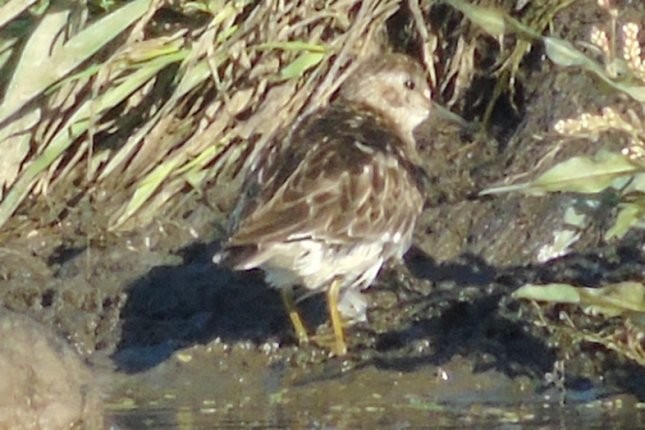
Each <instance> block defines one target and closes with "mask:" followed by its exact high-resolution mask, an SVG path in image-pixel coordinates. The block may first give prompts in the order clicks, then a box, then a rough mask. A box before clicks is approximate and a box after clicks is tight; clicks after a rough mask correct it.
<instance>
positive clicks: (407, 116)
mask: <svg viewBox="0 0 645 430" xmlns="http://www.w3.org/2000/svg"><path fill="white" fill-rule="evenodd" d="M430 96H431V91H430V86H429V85H428V81H427V80H426V75H425V73H424V71H423V68H422V67H421V66H420V65H419V63H417V62H416V61H415V60H413V59H412V58H410V57H408V56H407V55H403V54H385V55H380V56H375V57H371V58H369V59H367V61H365V62H363V63H362V64H361V65H359V66H358V67H357V68H356V70H355V71H354V72H353V73H352V74H351V75H350V76H349V78H347V80H346V81H345V82H344V83H343V85H342V86H341V89H340V97H341V98H342V99H344V100H346V101H348V102H350V103H360V104H363V105H365V106H367V107H368V108H370V109H372V110H374V111H376V112H378V113H380V114H381V115H382V116H384V117H385V118H386V119H387V120H388V121H390V122H391V123H392V124H394V126H395V127H396V128H397V131H398V132H399V134H400V135H401V136H402V137H403V138H404V139H405V140H407V141H410V140H412V131H413V130H414V129H415V128H416V127H417V126H418V125H419V124H421V122H423V121H424V120H425V119H426V118H427V117H428V115H429V114H430V106H431V101H430Z"/></svg>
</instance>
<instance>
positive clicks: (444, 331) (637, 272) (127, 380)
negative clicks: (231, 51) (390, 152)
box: [0, 62, 645, 429]
mask: <svg viewBox="0 0 645 430" xmlns="http://www.w3.org/2000/svg"><path fill="white" fill-rule="evenodd" d="M596 87H597V86H596V85H594V84H593V80H592V78H591V77H588V76H586V75H585V74H581V73H575V72H568V71H562V70H558V69H557V68H555V67H553V66H551V65H549V64H548V63H545V62H542V63H540V65H539V67H536V68H535V69H534V70H532V71H531V74H530V75H529V76H528V77H526V83H525V85H524V87H523V92H524V93H523V98H524V100H526V105H525V106H524V110H523V112H521V113H520V114H519V115H518V117H517V121H516V122H514V123H513V124H512V129H510V130H509V129H508V127H507V129H506V130H505V131H506V134H504V133H501V134H500V135H499V136H497V137H496V138H495V137H482V136H477V135H469V134H468V133H466V132H464V131H463V130H460V129H459V128H457V127H456V126H454V124H449V123H447V122H442V121H441V120H436V119H433V120H431V121H430V122H429V123H428V124H426V125H424V126H423V127H422V128H421V130H419V133H418V138H419V141H420V147H421V149H422V153H423V157H424V160H425V164H426V166H425V167H426V170H427V171H428V175H429V178H430V188H429V190H428V204H427V208H426V210H425V211H424V214H423V216H422V219H421V220H420V222H419V223H418V225H417V229H416V233H415V244H414V246H413V248H412V249H411V250H410V252H409V253H408V254H407V255H406V258H405V261H404V262H402V263H401V264H398V265H394V266H392V267H387V268H384V269H383V270H382V272H381V274H380V276H379V278H378V280H377V281H376V282H375V284H374V285H373V286H372V287H371V288H370V289H368V290H367V291H366V295H367V298H368V301H369V303H370V305H369V306H370V307H369V311H368V321H367V322H364V323H359V324H357V325H354V326H352V327H350V328H348V330H347V334H348V343H349V350H350V352H349V354H348V356H347V357H343V358H337V357H331V356H330V355H329V353H328V351H327V350H326V349H324V348H320V347H317V346H315V345H313V344H312V345H297V343H296V340H295V339H294V337H293V334H292V332H291V327H290V323H289V320H288V318H287V316H286V315H285V312H284V309H283V307H282V302H281V300H280V297H279V294H278V293H277V292H276V291H273V290H271V289H269V288H267V287H266V285H265V284H264V282H263V278H262V274H261V273H257V272H250V273H234V272H231V271H229V270H227V269H224V268H220V267H217V266H215V265H214V264H213V263H212V262H211V257H212V255H213V253H214V252H215V251H216V250H217V248H218V241H219V240H220V238H221V236H222V233H221V232H222V225H223V224H224V221H225V213H223V212H221V211H219V210H217V209H214V208H216V207H218V205H219V203H221V202H222V201H227V202H230V199H231V196H232V195H234V194H235V189H234V188H230V187H229V188H226V186H224V185H220V186H214V187H212V188H211V189H209V190H207V191H206V195H205V196H204V197H202V198H195V199H193V200H191V201H190V202H188V203H187V204H186V208H185V210H184V211H183V213H181V214H180V216H179V217H176V218H173V219H159V220H157V221H156V222H155V223H153V224H152V225H150V226H148V227H146V228H144V229H141V230H139V231H135V232H131V233H128V234H114V233H110V232H107V231H105V230H104V229H103V228H102V227H101V225H100V224H99V223H97V222H96V219H97V218H96V217H95V216H94V212H93V211H98V209H97V208H92V206H91V205H85V206H82V205H79V207H83V208H84V209H81V210H79V212H78V213H71V214H70V215H69V216H68V217H67V218H66V219H65V220H63V221H61V222H52V223H50V224H49V225H48V226H44V227H41V228H39V229H36V230H29V231H25V230H24V228H22V225H24V224H27V222H26V221H25V220H26V218H21V217H16V219H15V220H14V221H13V228H9V229H7V230H6V231H5V232H3V233H2V235H3V236H2V237H1V238H0V239H1V243H2V246H1V247H0V304H1V305H2V309H3V310H2V313H0V330H1V331H2V333H1V336H2V345H1V346H0V369H3V368H4V369H5V370H3V371H2V373H3V374H11V373H12V371H11V369H15V368H17V367H18V366H17V364H16V363H18V362H29V363H30V366H33V368H34V369H36V368H38V367H43V368H44V369H45V370H43V372H44V373H43V374H44V375H48V376H43V378H41V379H40V380H32V381H31V382H30V384H33V385H30V387H32V386H33V387H35V388H34V390H35V391H34V392H33V393H32V394H31V395H32V396H36V395H37V394H35V393H37V392H38V390H39V388H38V387H40V386H42V387H43V390H44V391H43V392H45V391H46V390H45V388H46V387H48V386H49V387H51V384H54V385H55V386H56V387H57V389H58V390H62V391H57V392H56V393H55V394H52V395H51V396H50V395H49V394H47V395H45V394H43V395H42V396H41V395H40V394H38V396H40V397H39V398H42V399H43V402H44V403H43V405H45V403H46V402H48V401H51V402H55V401H59V400H60V399H61V398H65V399H66V400H67V401H68V402H69V404H68V405H66V406H64V407H62V409H57V410H60V411H65V413H68V412H69V415H65V419H66V420H67V422H80V424H78V425H79V426H81V428H82V426H83V425H85V426H88V427H89V428H92V426H93V425H97V424H96V421H92V420H91V419H88V418H87V417H86V416H85V415H83V414H84V412H83V411H84V410H85V409H84V408H85V407H86V406H85V403H83V402H84V401H85V400H84V398H82V397H77V394H78V393H88V392H91V393H94V392H100V393H101V395H100V398H101V402H97V403H96V406H93V410H94V411H96V410H99V411H101V412H100V415H102V420H103V421H104V422H103V423H102V424H100V425H103V426H106V428H107V426H112V428H119V429H130V428H132V429H135V428H211V427H218V426H229V425H230V426H239V425H258V426H269V427H281V426H284V427H294V426H295V427H308V428H322V427H335V428H357V427H365V428H374V427H376V426H385V427H391V428H404V427H416V426H428V425H431V426H433V427H439V426H459V427H465V428H466V427H471V428H486V427H496V428H498V427H499V426H500V425H501V426H505V425H510V426H513V425H521V426H522V428H531V427H535V428H537V427H540V426H542V427H544V426H548V427H551V426H558V427H560V428H584V427H586V426H587V425H590V424H594V425H598V426H602V425H603V424H604V423H611V424H612V427H613V428H623V427H624V428H634V427H638V426H645V416H644V413H643V410H644V409H643V403H642V402H643V401H645V372H644V371H643V369H642V368H641V367H639V366H638V365H636V364H634V363H632V362H630V361H629V360H627V359H625V358H624V357H620V356H619V355H617V354H615V353H613V352H611V351H608V350H605V349H603V348H601V347H600V346H597V345H590V344H586V343H575V342H573V343H570V344H567V343H565V341H564V340H562V339H559V338H556V337H552V335H551V333H550V332H548V331H547V330H545V329H544V327H540V326H539V325H538V324H535V323H534V321H536V320H537V319H538V318H537V317H536V313H535V309H534V306H533V305H531V304H530V303H524V302H518V301H516V300H514V299H512V298H511V296H510V294H511V293H512V292H513V291H514V290H515V289H517V288H518V287H519V286H521V285H523V284H524V283H527V282H533V283H546V282H567V283H573V284H576V285H588V286H598V285H601V284H602V283H603V282H610V281H612V282H615V281H619V280H629V279H641V280H642V276H643V273H645V251H644V249H643V246H642V244H643V243H644V239H645V237H644V235H643V233H642V232H638V231H634V232H630V234H628V235H627V236H626V238H625V239H624V240H622V241H620V242H618V243H612V244H606V243H604V242H603V241H602V239H601V236H602V233H603V232H604V231H605V230H606V228H607V226H608V225H609V223H610V222H611V219H612V218H611V217H612V216H613V215H615V214H614V213H613V210H612V207H611V206H609V205H608V206H603V205H600V206H599V207H596V208H594V209H593V211H591V212H590V214H589V215H590V217H589V218H590V223H589V224H588V225H587V227H586V228H585V230H584V232H583V235H582V237H581V238H580V240H578V241H577V242H576V243H575V244H574V245H573V246H572V249H571V250H570V251H569V252H568V253H567V255H564V256H561V257H558V258H555V259H551V260H549V261H546V262H544V261H543V260H544V259H543V253H544V252H545V249H546V248H547V247H548V246H549V245H550V244H552V242H553V241H554V232H555V231H557V230H558V229H559V228H564V226H563V224H564V221H563V215H564V212H565V211H566V209H567V208H568V207H571V206H572V205H574V204H576V203H577V202H579V200H580V196H575V195H569V194H554V195H547V196H544V197H525V196H521V195H515V194H512V195H502V196H495V197H490V196H487V197H479V196H478V192H479V191H480V190H481V189H483V188H485V187H487V186H490V185H491V184H494V183H497V182H499V181H501V180H503V179H504V178H509V177H516V176H518V175H522V174H523V173H525V172H532V171H534V166H535V165H536V163H537V161H538V160H541V159H542V158H543V157H544V155H545V154H546V153H548V152H549V151H550V149H552V145H550V144H549V142H548V140H549V132H548V130H550V127H551V126H552V123H553V121H554V120H555V119H559V118H565V117H569V116H571V115H573V114H575V113H576V112H578V110H579V109H580V106H594V105H597V106H598V105H602V104H603V103H605V102H606V101H607V100H606V95H605V94H604V93H603V92H602V91H601V90H600V89H597V88H596ZM594 89H595V90H594ZM573 100H575V103H574V102H573ZM500 127H501V126H500ZM538 134H540V135H543V136H545V139H546V141H545V140H544V139H543V140H541V141H540V142H538V143H536V141H535V139H534V137H535V135H538ZM554 144H555V143H554ZM584 151H588V152H595V147H593V148H592V147H588V148H586V149H585V148H584V145H583V144H582V143H581V145H579V146H576V147H572V148H565V149H563V150H561V151H560V152H559V153H558V154H557V155H556V156H555V158H554V159H553V160H552V161H551V163H555V162H557V161H561V160H563V159H565V158H567V157H568V156H571V155H572V154H573V153H580V152H584ZM224 212H225V211H224ZM42 216H43V217H46V213H43V215H42ZM25 217H26V215H25ZM299 306H300V308H301V311H302V314H303V316H304V318H305V320H306V323H307V325H308V327H309V329H310V330H311V331H312V332H315V331H317V332H318V334H320V335H321V336H324V335H325V334H326V333H327V331H328V327H327V326H326V324H327V319H326V312H325V304H324V301H323V298H322V297H317V296H313V297H310V298H307V299H306V300H304V301H302V302H301V303H299ZM558 311H559V310H558V309H554V310H553V312H558ZM570 316H571V318H572V320H573V321H574V322H575V323H576V324H580V325H584V324H585V323H586V319H585V318H586V317H585V315H583V314H582V313H578V314H576V313H575V312H573V313H571V315H570ZM608 324H610V323H608ZM20 327H23V328H20ZM41 327H42V330H41ZM50 332H51V334H50ZM21 333H24V335H23V334H21ZM41 336H42V340H37V339H40V337H41ZM40 342H42V343H40ZM12 345H13V346H12ZM41 347H42V349H40V348H41ZM30 348H31V349H30ZM16 351H19V352H16ZM34 357H37V358H38V360H35V359H34ZM48 357H49V358H48ZM12 360H13V361H12ZM44 360H49V361H47V362H46V363H45V362H44ZM41 361H42V363H41ZM6 369H9V370H6ZM34 372H36V373H38V372H40V371H36V370H34ZM15 377H16V378H22V377H23V376H21V374H19V373H16V375H15ZM50 377H51V378H54V377H58V378H61V379H62V381H53V380H52V381H51V382H50V380H49V379H47V378H50ZM24 384H25V382H23V380H22V379H21V380H18V379H16V382H15V383H11V386H10V387H8V386H7V383H6V382H5V380H3V381H0V392H2V393H6V392H7V391H6V390H8V389H9V390H12V391H11V392H12V393H14V394H12V395H11V396H4V395H2V397H3V398H9V397H11V398H17V397H19V398H24V396H25V394H24V393H20V392H18V391H17V390H20V389H21V387H24ZM39 384H40V385H39ZM65 390H67V391H65ZM21 396H22V397H21ZM47 396H50V397H47ZM48 399H49V400H48ZM33 406H34V407H36V406H37V405H36V404H33ZM6 407H8V406H5V405H1V404H0V428H37V427H28V426H26V425H23V424H24V422H26V421H22V420H19V421H18V422H14V424H13V427H12V426H8V427H7V426H5V427H3V425H4V423H5V422H9V421H2V420H3V419H5V418H6V417H7V415H6V410H7V409H6ZM55 407H56V408H58V406H55ZM3 408H5V409H3ZM43 408H46V406H43ZM10 409H11V410H15V411H22V410H21V409H17V408H16V407H14V406H10ZM3 411H5V412H3ZM32 412H33V411H30V410H27V409H25V412H24V413H25V414H30V413H32ZM16 413H17V412H16ZM21 413H22V412H21ZM60 413H61V414H62V413H63V412H60ZM35 415H39V414H38V413H36V414H35ZM35 415H34V416H35ZM25 416H26V415H25ZM40 416H45V415H42V414H40ZM14 418H15V417H14ZM48 419H52V420H53V419H54V418H51V417H50V418H48ZM21 425H22V427H20V426H21ZM41 428H47V427H44V426H43V427H41ZM51 428H62V427H55V426H52V427H51Z"/></svg>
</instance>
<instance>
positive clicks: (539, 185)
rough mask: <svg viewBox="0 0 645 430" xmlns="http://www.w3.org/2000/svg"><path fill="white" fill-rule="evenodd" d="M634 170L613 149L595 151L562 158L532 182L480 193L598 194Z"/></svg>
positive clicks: (635, 171)
mask: <svg viewBox="0 0 645 430" xmlns="http://www.w3.org/2000/svg"><path fill="white" fill-rule="evenodd" d="M637 172H638V167H637V166H636V165H634V164H633V163H632V162H631V161H630V160H629V158H627V157H626V156H624V155H622V154H619V153H613V152H599V153H598V154H597V155H596V156H595V157H588V156H580V157H573V158H570V159H568V160H566V161H563V162H561V163H559V164H557V165H555V166H554V167H552V168H551V169H549V170H547V171H546V172H544V173H543V174H542V175H540V176H539V177H538V178H537V179H535V180H534V181H532V182H525V183H522V184H514V185H507V186H502V187H494V188H489V189H486V190H484V191H482V192H481V193H480V195H486V194H497V193H504V192H510V191H523V192H524V193H526V194H532V195H543V194H545V193H547V192H554V191H569V192H577V193H598V192H600V191H603V190H605V189H607V188H609V187H611V186H614V185H616V183H615V181H616V180H617V179H621V178H626V177H628V176H629V175H633V174H635V173H637Z"/></svg>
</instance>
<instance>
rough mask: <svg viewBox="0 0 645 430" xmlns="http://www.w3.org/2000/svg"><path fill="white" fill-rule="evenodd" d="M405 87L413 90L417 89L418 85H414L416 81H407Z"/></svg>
mask: <svg viewBox="0 0 645 430" xmlns="http://www.w3.org/2000/svg"><path fill="white" fill-rule="evenodd" d="M405 87H406V88H407V89H408V90H413V89H415V88H416V84H415V83H414V81H413V80H412V79H407V80H406V81H405Z"/></svg>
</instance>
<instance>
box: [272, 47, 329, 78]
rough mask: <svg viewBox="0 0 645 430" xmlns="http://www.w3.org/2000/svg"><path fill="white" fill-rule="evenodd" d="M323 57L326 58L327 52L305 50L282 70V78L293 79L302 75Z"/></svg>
mask: <svg viewBox="0 0 645 430" xmlns="http://www.w3.org/2000/svg"><path fill="white" fill-rule="evenodd" d="M323 58H325V54H324V53H322V52H303V53H302V54H300V55H299V56H298V58H296V59H295V60H293V61H292V62H291V63H290V64H289V65H287V66H286V67H284V68H283V69H282V70H281V71H280V78H282V79H291V78H297V77H299V76H302V74H303V73H304V72H306V71H307V70H309V69H311V68H312V67H314V66H316V65H317V64H318V63H320V62H321V61H322V59H323Z"/></svg>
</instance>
